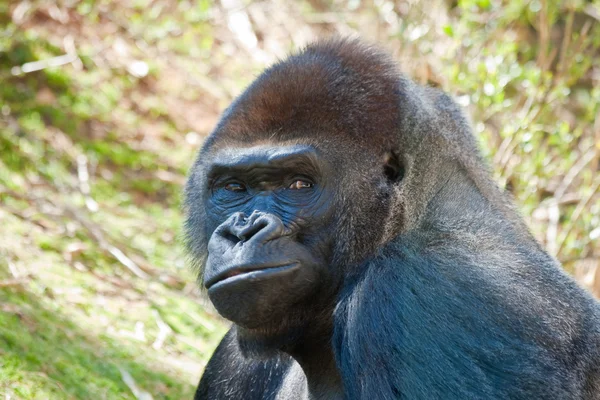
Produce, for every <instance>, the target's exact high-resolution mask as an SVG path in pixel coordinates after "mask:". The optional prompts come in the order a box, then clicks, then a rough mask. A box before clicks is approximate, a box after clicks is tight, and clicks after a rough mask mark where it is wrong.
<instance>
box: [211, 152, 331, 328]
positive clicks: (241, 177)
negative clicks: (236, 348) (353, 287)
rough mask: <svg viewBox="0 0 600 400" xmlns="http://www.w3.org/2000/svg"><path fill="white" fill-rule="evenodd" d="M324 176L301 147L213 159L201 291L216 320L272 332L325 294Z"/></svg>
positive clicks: (320, 162)
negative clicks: (218, 316)
mask: <svg viewBox="0 0 600 400" xmlns="http://www.w3.org/2000/svg"><path fill="white" fill-rule="evenodd" d="M329 170H330V166H329V165H328V163H327V162H325V160H324V158H323V157H320V156H319V155H318V153H317V151H316V149H315V148H313V147H311V146H308V145H291V146H269V145H266V146H255V147H229V148H226V149H223V150H221V151H218V152H216V154H215V155H214V157H213V158H212V160H211V162H210V164H209V167H208V168H207V179H206V185H207V187H206V191H205V193H206V196H205V209H206V215H207V219H208V223H207V225H208V226H209V230H210V231H211V232H210V234H209V236H210V239H209V241H208V259H207V262H206V267H205V271H204V285H205V287H206V288H207V289H208V295H209V297H210V299H211V301H212V302H213V304H214V305H215V307H216V309H217V310H218V311H219V313H220V314H221V315H222V316H224V317H225V318H227V319H229V320H231V321H233V322H235V323H236V324H238V325H239V326H242V327H244V328H248V329H257V328H261V329H262V330H265V328H267V330H268V327H269V326H271V329H275V330H278V329H281V327H282V326H283V325H288V327H289V325H290V324H298V323H299V322H300V321H301V320H302V316H300V315H298V312H295V311H294V310H301V309H305V308H306V304H307V303H312V302H314V301H315V299H314V298H312V297H313V296H317V297H323V293H322V292H323V290H324V289H325V290H326V291H329V290H327V289H328V288H330V287H331V286H332V284H333V283H332V280H333V276H332V273H331V271H330V269H329V265H330V259H331V251H330V249H331V246H330V245H329V237H330V236H331V232H330V230H331V223H332V217H333V204H334V198H333V196H332V193H333V192H334V190H333V187H332V186H333V185H334V182H331V181H330V180H328V179H326V177H328V176H329ZM325 297H326V296H325ZM321 300H323V299H321Z"/></svg>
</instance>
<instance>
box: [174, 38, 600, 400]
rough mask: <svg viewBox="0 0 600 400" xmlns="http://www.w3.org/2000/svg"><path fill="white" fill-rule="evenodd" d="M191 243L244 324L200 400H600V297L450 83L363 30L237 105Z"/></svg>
mask: <svg viewBox="0 0 600 400" xmlns="http://www.w3.org/2000/svg"><path fill="white" fill-rule="evenodd" d="M185 204H186V206H185V207H186V215H187V219H186V238H187V245H188V249H189V253H190V255H191V257H190V258H191V259H192V260H193V262H194V265H195V267H197V268H198V270H199V272H200V280H201V282H202V286H204V287H205V288H206V291H207V293H208V296H209V298H210V300H211V302H212V303H213V304H214V306H215V308H216V310H217V311H218V312H219V313H220V314H221V315H222V316H223V317H224V318H226V319H228V320H229V321H231V322H232V323H233V325H232V327H231V329H230V330H229V332H228V333H227V334H226V335H225V337H224V338H223V340H222V342H221V343H220V345H219V346H218V348H217V349H216V351H215V352H214V354H213V356H212V358H211V360H210V361H209V363H208V365H207V367H206V369H205V371H204V374H203V377H202V379H201V380H200V384H199V386H198V389H197V392H196V395H195V399H197V400H204V399H243V400H252V399H279V400H281V399H329V400H332V399H373V400H380V399H384V400H385V399H460V400H463V399H553V400H555V399H600V307H599V303H597V302H596V301H595V300H594V299H593V298H592V297H591V296H590V295H588V294H587V292H585V291H584V290H583V289H581V288H580V287H578V286H577V284H576V283H575V282H574V281H573V280H572V279H571V278H570V277H569V276H567V275H566V274H565V273H564V272H563V271H562V269H561V266H560V265H559V264H558V262H557V261H556V260H555V259H554V258H552V257H551V256H550V255H548V254H547V253H546V252H545V251H544V250H543V249H542V248H541V247H540V245H539V244H538V243H537V242H536V240H535V239H534V238H533V236H532V235H531V234H530V233H529V231H528V229H527V227H526V226H525V224H524V222H523V221H522V219H521V218H520V216H519V215H518V213H517V212H516V211H515V209H514V207H513V205H512V203H511V200H510V199H509V198H508V197H507V195H506V194H505V193H503V192H502V191H501V190H500V189H499V188H498V187H497V186H496V185H495V183H494V181H493V180H492V178H491V175H490V172H489V168H488V166H487V165H486V163H485V161H484V160H483V159H482V156H481V155H480V153H479V151H478V149H477V144H476V140H475V138H474V136H473V134H472V130H471V128H470V125H469V123H468V121H467V120H466V118H465V117H464V116H463V114H462V113H461V111H460V110H459V108H458V106H457V105H456V104H455V103H454V102H453V101H452V100H451V98H450V97H449V96H447V95H446V94H444V93H442V92H440V91H438V90H436V89H433V88H428V87H422V86H419V85H417V84H415V83H413V82H412V81H410V80H409V79H407V78H406V77H404V76H402V75H401V74H400V73H399V72H398V71H397V68H396V66H395V64H394V63H393V62H392V61H391V60H390V58H388V57H387V56H386V55H385V54H382V53H381V52H380V51H379V50H377V49H375V48H373V47H372V46H370V45H366V44H363V43H361V42H359V41H357V40H351V39H330V40H327V41H321V42H317V43H315V44H312V45H309V46H307V47H306V48H305V49H303V50H302V51H300V52H299V53H297V54H294V55H291V56H290V57H289V58H287V59H285V60H283V61H280V62H278V63H276V64H275V65H273V66H271V67H270V68H268V69H267V70H266V71H264V72H263V73H262V74H261V75H260V76H259V77H258V78H257V79H256V81H255V82H254V83H252V84H251V85H250V86H249V87H248V88H247V89H246V90H245V91H244V92H243V93H242V94H241V95H240V96H239V97H238V98H237V99H236V100H235V101H234V102H233V103H232V104H231V105H230V107H229V108H228V109H227V110H226V111H225V112H224V113H223V116H222V118H221V119H220V121H219V123H218V125H217V126H216V128H215V129H214V131H213V132H212V134H211V135H210V136H209V137H208V138H207V140H206V142H205V143H204V145H203V148H202V149H201V151H200V153H199V156H198V158H197V160H196V162H195V164H194V165H193V167H192V169H191V172H190V176H189V180H188V182H187V186H186V201H185Z"/></svg>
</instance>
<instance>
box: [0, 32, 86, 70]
mask: <svg viewBox="0 0 600 400" xmlns="http://www.w3.org/2000/svg"><path fill="white" fill-rule="evenodd" d="M64 43H65V50H66V51H67V54H64V55H62V56H56V57H52V58H48V59H46V60H39V61H32V62H28V63H25V64H23V65H21V66H20V67H18V66H17V67H12V68H11V70H10V71H11V73H12V74H13V75H21V74H26V73H29V72H34V71H40V70H42V69H46V68H50V67H60V66H61V65H66V64H71V63H81V60H80V59H79V56H78V55H77V51H76V49H75V45H74V41H73V37H72V36H66V37H65V39H64Z"/></svg>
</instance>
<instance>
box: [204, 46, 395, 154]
mask: <svg viewBox="0 0 600 400" xmlns="http://www.w3.org/2000/svg"><path fill="white" fill-rule="evenodd" d="M401 82H402V81H401V80H400V79H399V73H398V72H397V70H396V68H395V66H394V64H393V63H392V62H391V61H390V59H389V58H388V57H387V56H386V55H384V54H382V53H380V52H379V51H377V50H375V49H373V48H372V47H370V46H366V45H364V44H361V43H359V42H356V41H353V40H330V41H326V42H322V43H318V44H314V45H310V46H308V47H306V48H305V49H304V50H303V51H301V52H300V53H298V54H296V55H293V56H291V57H289V58H287V59H286V60H284V61H281V62H279V63H277V64H275V65H274V66H272V67H271V68H269V69H267V70H266V71H265V72H263V74H262V75H261V76H259V78H258V79H257V80H256V81H255V82H254V83H253V84H252V85H251V86H250V87H248V88H247V89H246V91H245V92H244V93H243V94H242V95H241V96H240V97H239V98H238V99H236V101H234V103H233V104H232V105H231V106H230V107H229V109H228V110H227V111H226V112H225V113H224V116H223V118H222V120H221V121H220V123H219V125H218V126H217V128H216V129H215V132H213V135H212V137H211V139H209V142H217V141H219V140H222V139H221V138H223V137H227V138H228V140H232V141H238V142H242V143H243V142H248V143H253V142H256V141H257V140H264V139H274V140H293V139H295V138H299V137H301V138H304V139H310V138H311V136H312V137H314V138H318V139H319V141H320V142H322V141H323V140H327V137H328V136H330V137H332V138H333V139H335V140H345V141H348V142H355V143H356V142H360V143H362V145H363V146H364V142H363V141H364V140H368V143H369V146H372V147H374V148H375V147H377V148H389V147H390V145H391V143H390V140H391V139H392V138H393V137H394V136H395V135H392V133H393V132H394V131H396V130H397V127H398V121H399V114H400V102H399V101H398V98H399V97H398V96H399V92H400V85H401ZM300 127H301V128H300Z"/></svg>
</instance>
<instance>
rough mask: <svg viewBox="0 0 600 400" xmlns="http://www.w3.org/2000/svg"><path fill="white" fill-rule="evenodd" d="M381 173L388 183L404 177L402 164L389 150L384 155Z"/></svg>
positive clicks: (398, 180)
mask: <svg viewBox="0 0 600 400" xmlns="http://www.w3.org/2000/svg"><path fill="white" fill-rule="evenodd" d="M383 173H384V174H385V176H386V178H387V179H388V181H389V182H390V183H398V182H400V181H401V180H402V178H404V166H403V165H402V163H401V162H400V159H399V158H398V155H397V154H396V153H395V152H393V151H390V152H389V153H387V154H386V155H385V164H384V165H383Z"/></svg>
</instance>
